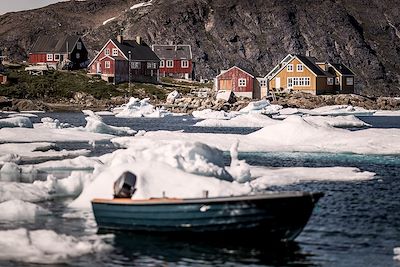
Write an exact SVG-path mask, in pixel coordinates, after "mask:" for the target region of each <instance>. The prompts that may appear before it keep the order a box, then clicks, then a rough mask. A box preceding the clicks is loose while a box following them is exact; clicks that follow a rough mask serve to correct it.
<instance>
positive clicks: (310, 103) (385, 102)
mask: <svg viewBox="0 0 400 267" xmlns="http://www.w3.org/2000/svg"><path fill="white" fill-rule="evenodd" d="M269 100H270V101H271V103H272V104H277V105H281V106H283V107H290V108H304V109H313V108H318V107H322V106H328V105H352V106H357V107H362V108H365V109H368V110H400V98H394V97H377V98H373V97H365V96H360V95H354V94H352V95H322V96H315V95H311V94H306V93H298V92H295V93H291V94H285V95H278V96H276V98H275V99H269ZM127 101H128V98H125V97H121V96H119V97H112V98H110V99H107V100H98V99H96V98H94V97H93V96H91V95H88V94H85V93H76V94H75V95H74V97H73V98H71V99H58V100H57V99H56V100H55V99H51V100H50V101H44V100H29V99H10V98H6V97H1V96H0V110H3V111H31V110H38V111H49V112H55V111H69V112H78V111H81V110H83V109H91V110H94V111H99V110H110V109H111V108H113V107H116V106H120V105H122V104H124V103H126V102H127ZM151 102H152V104H153V105H155V106H159V107H164V108H166V109H168V110H170V111H171V112H175V113H191V112H192V111H194V110H203V109H212V110H225V111H238V110H240V109H242V108H244V107H246V106H247V105H248V103H249V102H250V100H249V99H246V98H236V99H233V100H232V99H230V101H229V102H228V101H225V100H222V99H219V100H217V99H215V96H210V97H206V98H200V97H196V96H183V97H180V98H177V99H173V100H172V101H171V100H170V101H159V100H152V101H151Z"/></svg>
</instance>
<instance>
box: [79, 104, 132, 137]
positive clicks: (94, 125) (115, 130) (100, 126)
mask: <svg viewBox="0 0 400 267" xmlns="http://www.w3.org/2000/svg"><path fill="white" fill-rule="evenodd" d="M82 112H83V113H84V114H85V115H88V117H85V120H86V122H87V123H86V126H85V128H84V129H85V131H88V132H93V133H102V134H112V135H134V134H135V133H136V131H135V130H132V129H131V128H129V127H116V126H110V125H108V124H105V123H104V122H103V119H102V118H101V117H100V116H99V115H96V114H95V113H94V112H93V111H91V110H83V111H82Z"/></svg>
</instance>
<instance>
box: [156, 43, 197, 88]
mask: <svg viewBox="0 0 400 267" xmlns="http://www.w3.org/2000/svg"><path fill="white" fill-rule="evenodd" d="M152 50H153V51H154V52H155V53H156V54H157V56H158V57H159V58H160V60H161V61H160V75H161V76H162V77H173V78H178V79H186V80H191V79H193V78H194V65H193V55H192V48H191V46H190V45H152Z"/></svg>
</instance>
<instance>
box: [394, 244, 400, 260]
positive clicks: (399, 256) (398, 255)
mask: <svg viewBox="0 0 400 267" xmlns="http://www.w3.org/2000/svg"><path fill="white" fill-rule="evenodd" d="M393 253H394V257H393V259H394V260H398V261H400V247H398V248H394V249H393Z"/></svg>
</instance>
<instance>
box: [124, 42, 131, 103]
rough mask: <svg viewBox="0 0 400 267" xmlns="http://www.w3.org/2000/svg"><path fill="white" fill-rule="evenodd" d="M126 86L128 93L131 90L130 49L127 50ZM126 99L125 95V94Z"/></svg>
mask: <svg viewBox="0 0 400 267" xmlns="http://www.w3.org/2000/svg"><path fill="white" fill-rule="evenodd" d="M128 88H129V93H130V92H131V51H130V50H129V51H128ZM125 99H126V96H125Z"/></svg>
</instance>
